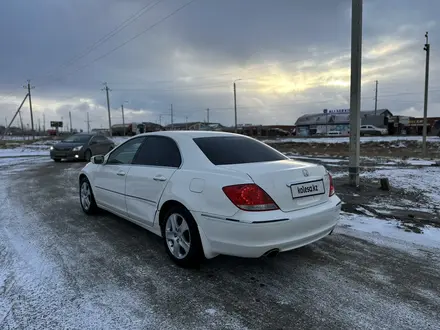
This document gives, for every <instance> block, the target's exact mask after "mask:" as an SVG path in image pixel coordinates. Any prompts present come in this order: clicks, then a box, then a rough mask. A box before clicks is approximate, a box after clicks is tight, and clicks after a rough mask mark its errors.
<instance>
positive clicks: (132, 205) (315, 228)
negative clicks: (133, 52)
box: [79, 131, 341, 267]
mask: <svg viewBox="0 0 440 330" xmlns="http://www.w3.org/2000/svg"><path fill="white" fill-rule="evenodd" d="M79 186H80V202H81V206H82V209H83V210H84V212H85V213H87V214H92V213H94V212H96V211H97V210H98V209H105V210H107V211H110V212H112V213H114V214H116V215H118V216H120V217H122V218H125V219H127V220H129V221H132V222H134V223H136V224H138V225H139V226H141V227H144V228H146V229H148V230H150V231H152V232H153V233H155V234H157V235H160V236H161V237H163V238H164V245H165V247H166V251H167V253H168V255H169V256H170V257H171V259H172V260H173V261H174V262H176V263H177V264H178V265H180V266H183V267H191V266H196V265H197V264H199V263H200V262H201V261H202V260H203V258H204V257H205V258H208V259H210V258H213V257H215V256H217V255H219V254H224V255H231V256H238V257H248V258H258V257H261V256H268V255H276V254H277V253H278V252H281V251H288V250H292V249H295V248H298V247H301V246H304V245H307V244H310V243H312V242H315V241H317V240H319V239H321V238H323V237H325V236H327V235H329V234H331V232H332V231H333V229H334V228H335V226H336V223H337V221H338V217H339V213H340V209H341V201H340V199H339V198H338V197H337V196H336V195H335V190H334V186H333V180H332V177H331V175H330V174H329V173H328V172H327V171H326V170H325V168H324V167H323V166H321V165H315V164H310V163H304V162H299V161H295V160H291V159H289V158H288V157H286V156H285V155H283V154H282V153H280V152H278V151H277V150H275V149H273V148H271V147H270V146H268V145H266V144H264V143H262V142H260V141H258V140H255V139H253V138H250V137H246V136H243V135H237V134H231V133H221V132H201V131H168V132H154V133H147V134H141V135H137V136H135V137H133V138H131V139H129V140H127V141H126V142H124V143H122V144H121V145H119V146H118V147H116V148H115V149H113V150H112V151H111V152H109V153H108V154H107V155H105V156H94V157H92V161H91V162H90V163H88V164H87V165H86V166H85V167H84V168H83V169H82V170H81V173H80V175H79Z"/></svg>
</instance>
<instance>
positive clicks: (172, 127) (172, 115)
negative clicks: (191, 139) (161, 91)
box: [171, 103, 174, 130]
mask: <svg viewBox="0 0 440 330" xmlns="http://www.w3.org/2000/svg"><path fill="white" fill-rule="evenodd" d="M171 130H174V113H173V104H172V103H171Z"/></svg>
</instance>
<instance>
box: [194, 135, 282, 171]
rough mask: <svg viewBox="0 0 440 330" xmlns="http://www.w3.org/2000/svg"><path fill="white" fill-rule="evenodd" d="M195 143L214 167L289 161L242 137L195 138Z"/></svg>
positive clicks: (271, 150) (254, 141)
mask: <svg viewBox="0 0 440 330" xmlns="http://www.w3.org/2000/svg"><path fill="white" fill-rule="evenodd" d="M194 142H195V143H196V144H197V145H198V147H199V148H200V150H202V152H203V153H204V154H205V156H206V157H207V158H208V159H209V160H210V161H211V163H213V164H214V165H231V164H245V163H260V162H272V161H277V160H285V159H287V157H285V156H283V155H281V154H279V153H278V152H276V151H275V150H273V149H272V148H270V147H268V146H266V145H265V144H263V143H260V142H258V141H256V140H253V139H249V138H245V137H241V136H215V137H203V138H195V139H194Z"/></svg>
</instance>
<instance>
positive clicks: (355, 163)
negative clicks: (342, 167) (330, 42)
mask: <svg viewBox="0 0 440 330" xmlns="http://www.w3.org/2000/svg"><path fill="white" fill-rule="evenodd" d="M362 7H363V0H352V2H351V81H350V150H349V152H350V156H349V164H348V177H349V182H350V185H351V186H355V187H358V186H359V158H360V141H359V140H360V124H361V111H360V110H361V72H362Z"/></svg>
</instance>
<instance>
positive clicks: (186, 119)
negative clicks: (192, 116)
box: [185, 116, 188, 130]
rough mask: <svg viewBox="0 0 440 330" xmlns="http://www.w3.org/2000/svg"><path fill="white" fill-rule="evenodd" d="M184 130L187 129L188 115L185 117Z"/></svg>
mask: <svg viewBox="0 0 440 330" xmlns="http://www.w3.org/2000/svg"><path fill="white" fill-rule="evenodd" d="M185 130H188V116H186V117H185Z"/></svg>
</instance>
